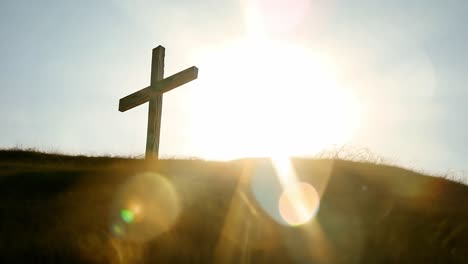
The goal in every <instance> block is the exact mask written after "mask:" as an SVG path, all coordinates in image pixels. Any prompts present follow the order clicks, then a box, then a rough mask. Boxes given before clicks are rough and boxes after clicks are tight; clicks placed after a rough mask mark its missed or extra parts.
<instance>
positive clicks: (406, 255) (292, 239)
mask: <svg viewBox="0 0 468 264" xmlns="http://www.w3.org/2000/svg"><path fill="white" fill-rule="evenodd" d="M265 162H267V161H266V160H263V159H252V160H238V161H233V162H225V163H222V162H208V161H199V160H162V161H158V162H152V163H150V162H145V161H144V160H137V159H130V158H109V157H85V156H65V155H59V154H45V153H40V152H35V151H21V150H8V151H0V197H1V199H0V217H1V221H0V236H1V237H0V262H2V263H13V262H15V263H18V262H34V263H41V262H46V263H50V262H58V263H62V262H63V263H73V262H76V263H83V262H85V263H154V262H158V263H210V262H217V263H384V262H386V263H468V253H467V252H466V250H465V249H466V248H468V225H467V221H466V220H467V219H468V206H467V205H465V204H464V202H463V201H464V200H466V198H468V189H467V187H466V186H465V185H462V184H460V183H456V182H451V181H448V180H445V179H441V178H434V177H429V176H425V175H422V174H418V173H415V172H412V171H409V170H405V169H401V168H398V167H393V166H386V165H375V164H372V163H367V162H353V161H343V160H338V159H320V160H308V159H295V160H293V164H294V167H295V168H296V171H297V175H298V177H299V178H300V179H301V180H302V181H306V182H309V183H311V184H315V183H316V182H317V181H320V180H323V179H326V183H327V185H326V186H327V187H326V190H325V192H324V193H323V195H322V197H321V206H320V210H319V213H318V215H317V216H316V218H315V220H314V221H311V222H310V223H308V224H306V225H304V226H301V227H289V226H284V225H281V224H278V223H277V222H275V221H274V220H273V218H271V217H270V216H269V215H268V213H267V212H266V211H265V210H264V209H263V208H262V206H261V205H260V204H259V203H258V202H257V201H256V199H255V196H254V194H253V193H252V189H251V183H252V182H251V180H252V177H254V176H255V173H256V172H255V171H256V169H258V167H259V166H260V165H261V164H263V165H264V164H265ZM147 172H151V173H157V174H158V175H161V176H160V178H163V179H165V180H163V182H166V180H167V182H168V186H170V188H171V190H173V191H174V192H173V193H175V196H176V202H175V203H172V202H171V200H166V199H167V198H166V197H162V198H161V197H159V196H152V195H153V193H151V192H150V193H146V194H144V191H141V192H138V191H135V192H134V193H133V194H134V195H135V197H137V198H138V197H139V196H141V197H144V198H145V199H146V200H145V201H144V202H146V204H147V205H148V204H150V205H151V204H156V205H158V206H159V207H158V208H166V209H165V210H166V211H157V214H153V215H152V217H153V218H154V219H151V221H153V220H154V221H153V222H151V223H152V225H151V226H149V227H150V228H149V229H145V228H143V227H142V229H138V228H139V227H138V225H143V224H142V223H143V222H141V223H139V222H138V221H135V223H133V224H128V225H129V226H130V225H132V227H129V230H130V231H128V232H127V233H125V232H122V233H119V234H118V233H116V231H115V230H114V229H113V224H114V223H116V221H118V220H119V219H117V218H118V215H117V216H116V214H115V211H116V201H118V200H119V199H120V198H121V196H122V195H123V194H122V193H125V192H123V191H122V190H126V189H125V188H127V187H128V186H129V182H131V181H132V179H137V178H138V177H139V175H142V173H147ZM271 176H272V177H274V176H275V175H271ZM158 177H159V176H158ZM148 184H150V183H148ZM156 187H157V186H156ZM138 188H142V190H144V189H145V186H144V184H143V185H141V186H140V185H139V187H138ZM138 188H137V189H135V190H139V189H138ZM156 189H157V188H156ZM158 190H159V189H158ZM157 192H158V191H157V190H156V191H155V193H157ZM141 197H140V198H141ZM156 197H159V198H156ZM172 205H173V206H177V207H178V208H179V211H178V214H177V215H176V216H177V217H176V218H175V219H174V220H171V221H169V220H167V219H168V216H167V215H169V214H170V213H168V210H169V211H170V210H172V208H170V207H168V206H172ZM164 221H166V222H164ZM120 222H121V219H120ZM133 226H135V227H133ZM162 227H165V229H162ZM131 228H135V229H133V231H132V229H131ZM158 228H159V229H158ZM155 230H162V231H161V232H158V233H152V232H156V231H155ZM132 232H133V233H132Z"/></svg>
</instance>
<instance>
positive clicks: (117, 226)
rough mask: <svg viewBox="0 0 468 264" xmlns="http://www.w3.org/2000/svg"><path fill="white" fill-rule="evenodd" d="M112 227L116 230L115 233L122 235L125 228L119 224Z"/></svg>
mask: <svg viewBox="0 0 468 264" xmlns="http://www.w3.org/2000/svg"><path fill="white" fill-rule="evenodd" d="M112 229H113V231H114V233H115V234H116V235H122V234H123V230H122V228H121V227H120V226H119V225H114V226H113V228H112Z"/></svg>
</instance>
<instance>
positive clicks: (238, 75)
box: [190, 39, 359, 160]
mask: <svg viewBox="0 0 468 264" xmlns="http://www.w3.org/2000/svg"><path fill="white" fill-rule="evenodd" d="M196 60H197V61H198V62H197V65H199V66H200V69H202V70H201V71H200V75H199V80H198V83H197V88H195V89H194V90H193V93H191V96H192V98H191V101H192V102H194V105H193V106H192V107H190V109H193V112H192V113H191V121H192V129H191V132H192V133H191V134H192V135H193V137H194V139H195V142H197V143H196V144H197V146H194V147H195V148H196V152H197V153H199V154H200V156H201V157H203V158H207V159H216V160H226V159H234V158H239V157H255V156H278V155H279V156H298V155H301V156H302V155H313V154H315V153H317V152H318V151H320V150H322V149H323V148H326V147H327V146H330V145H333V144H344V143H346V141H348V140H349V139H350V137H351V136H352V134H353V131H354V130H355V129H356V128H357V126H358V124H359V118H358V117H359V111H358V110H359V109H358V104H357V102H356V101H355V99H354V98H353V97H352V94H351V93H350V91H349V90H348V89H346V87H343V86H341V85H340V84H339V83H338V81H337V79H336V77H335V75H334V72H333V68H332V67H331V66H330V64H327V63H326V62H325V60H324V59H323V58H322V57H320V56H319V55H318V54H314V53H312V52H311V51H309V50H307V49H305V48H303V47H300V46H296V45H293V44H290V43H284V42H278V41H271V40H266V39H263V40H259V39H255V40H242V41H236V42H232V43H230V44H229V45H226V46H225V47H222V48H219V49H218V50H214V51H213V49H210V51H209V52H199V55H198V58H197V59H196Z"/></svg>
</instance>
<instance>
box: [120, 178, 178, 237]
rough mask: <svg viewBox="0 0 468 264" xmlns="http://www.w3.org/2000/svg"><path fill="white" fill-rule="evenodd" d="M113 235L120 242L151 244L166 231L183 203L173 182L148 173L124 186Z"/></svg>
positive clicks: (132, 179) (121, 191) (173, 221)
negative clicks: (129, 241) (150, 242)
mask: <svg viewBox="0 0 468 264" xmlns="http://www.w3.org/2000/svg"><path fill="white" fill-rule="evenodd" d="M112 210H113V212H112V215H113V216H115V217H114V221H113V223H111V231H112V233H113V234H114V235H115V236H116V237H119V238H121V239H125V240H132V241H136V242H145V241H148V240H150V239H152V238H154V237H156V236H158V235H159V234H161V233H163V232H165V231H167V230H168V229H169V228H170V227H171V226H172V225H173V224H174V223H175V221H176V219H177V217H178V215H179V213H180V203H179V199H178V195H177V192H176V190H175V189H174V187H173V185H172V183H171V182H170V181H169V180H167V179H166V178H165V177H163V176H161V175H159V174H156V173H152V172H148V173H143V174H139V175H135V176H134V177H132V178H131V179H130V180H129V181H128V182H127V183H125V184H123V185H122V187H121V190H120V191H119V192H118V195H117V197H116V198H115V202H114V206H113V209H112Z"/></svg>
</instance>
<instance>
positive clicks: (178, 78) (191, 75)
mask: <svg viewBox="0 0 468 264" xmlns="http://www.w3.org/2000/svg"><path fill="white" fill-rule="evenodd" d="M164 53H165V49H164V47H163V46H157V47H156V48H154V49H153V56H152V59H151V84H150V86H148V87H145V88H143V89H141V90H139V91H137V92H134V93H132V94H129V95H127V96H125V97H123V98H120V100H119V111H120V112H125V111H127V110H130V109H132V108H134V107H137V106H139V105H142V104H144V103H146V102H149V108H148V129H147V134H146V153H145V158H146V159H156V160H157V159H158V158H159V139H160V135H161V113H162V103H163V100H162V99H163V98H162V96H163V94H164V93H166V92H169V91H171V90H173V89H175V88H177V87H179V86H181V85H184V84H186V83H188V82H191V81H193V80H195V79H197V77H198V68H197V67H195V66H192V67H190V68H188V69H185V70H183V71H181V72H179V73H176V74H174V75H171V76H169V77H167V78H165V79H163V78H164Z"/></svg>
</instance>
